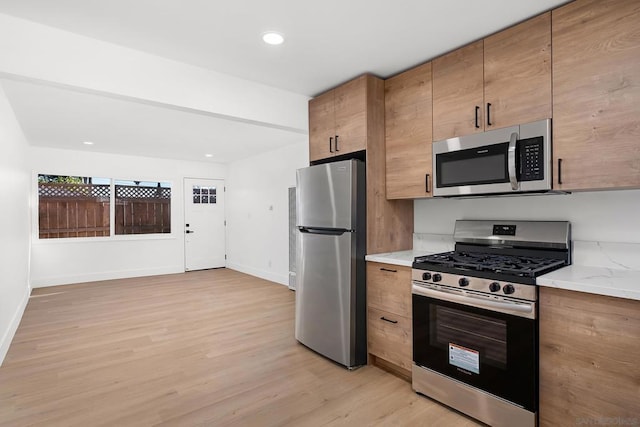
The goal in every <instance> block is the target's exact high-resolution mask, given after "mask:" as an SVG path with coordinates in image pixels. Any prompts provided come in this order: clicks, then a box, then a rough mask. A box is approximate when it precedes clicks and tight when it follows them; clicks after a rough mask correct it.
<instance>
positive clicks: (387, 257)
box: [365, 250, 429, 267]
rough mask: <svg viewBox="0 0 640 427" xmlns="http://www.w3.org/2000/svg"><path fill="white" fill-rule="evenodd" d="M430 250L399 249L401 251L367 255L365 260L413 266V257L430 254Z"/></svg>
mask: <svg viewBox="0 0 640 427" xmlns="http://www.w3.org/2000/svg"><path fill="white" fill-rule="evenodd" d="M428 254H429V252H425V251H414V250H410V251H399V252H386V253H382V254H372V255H367V256H366V257H365V260H367V261H374V262H383V263H385V264H393V265H401V266H403V267H411V264H413V259H414V258H415V257H417V256H421V255H428Z"/></svg>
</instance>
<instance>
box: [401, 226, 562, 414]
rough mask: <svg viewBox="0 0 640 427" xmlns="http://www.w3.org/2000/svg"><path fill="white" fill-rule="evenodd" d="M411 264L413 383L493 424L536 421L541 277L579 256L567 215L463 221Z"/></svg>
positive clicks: (420, 388)
mask: <svg viewBox="0 0 640 427" xmlns="http://www.w3.org/2000/svg"><path fill="white" fill-rule="evenodd" d="M454 240H455V242H456V246H455V250H454V251H452V252H446V253H441V254H435V255H427V256H423V257H418V258H416V259H415V260H414V263H413V270H412V299H413V372H412V374H413V379H412V385H413V388H414V390H415V391H417V392H419V393H422V394H424V395H426V396H429V397H431V398H433V399H435V400H438V401H440V402H442V403H444V404H446V405H448V406H450V407H452V408H455V409H457V410H459V411H461V412H463V413H465V414H467V415H469V416H472V417H474V418H476V419H478V420H480V421H482V422H484V423H487V424H490V425H492V426H515V425H517V426H536V425H537V411H538V316H537V313H538V309H537V300H538V291H537V288H536V277H538V276H540V275H542V274H545V273H547V272H550V271H553V270H555V269H558V268H561V267H563V266H565V265H568V264H570V263H571V226H570V224H569V223H568V222H564V221H466V220H465V221H456V226H455V231H454Z"/></svg>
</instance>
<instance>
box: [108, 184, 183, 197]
mask: <svg viewBox="0 0 640 427" xmlns="http://www.w3.org/2000/svg"><path fill="white" fill-rule="evenodd" d="M116 198H117V199H171V189H170V188H165V187H136V186H133V185H116Z"/></svg>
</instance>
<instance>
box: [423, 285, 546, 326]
mask: <svg viewBox="0 0 640 427" xmlns="http://www.w3.org/2000/svg"><path fill="white" fill-rule="evenodd" d="M411 293H413V294H415V295H422V296H425V297H430V298H435V299H439V300H443V301H449V302H454V303H460V304H464V305H468V306H470V307H476V308H485V309H489V310H494V311H499V312H501V313H506V314H513V315H514V316H518V317H526V318H528V319H535V318H536V310H535V308H536V305H535V303H533V302H516V301H509V300H500V301H490V300H487V299H485V298H483V297H477V296H474V295H472V294H470V293H468V292H467V291H462V290H460V291H456V290H447V289H442V288H440V289H433V288H427V287H425V286H418V285H412V287H411Z"/></svg>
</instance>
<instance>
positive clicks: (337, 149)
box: [336, 135, 340, 153]
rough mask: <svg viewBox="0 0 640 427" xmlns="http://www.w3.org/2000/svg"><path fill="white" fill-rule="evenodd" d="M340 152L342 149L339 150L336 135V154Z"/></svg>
mask: <svg viewBox="0 0 640 427" xmlns="http://www.w3.org/2000/svg"><path fill="white" fill-rule="evenodd" d="M338 151H340V149H339V148H338V135H336V153H337V152H338Z"/></svg>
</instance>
